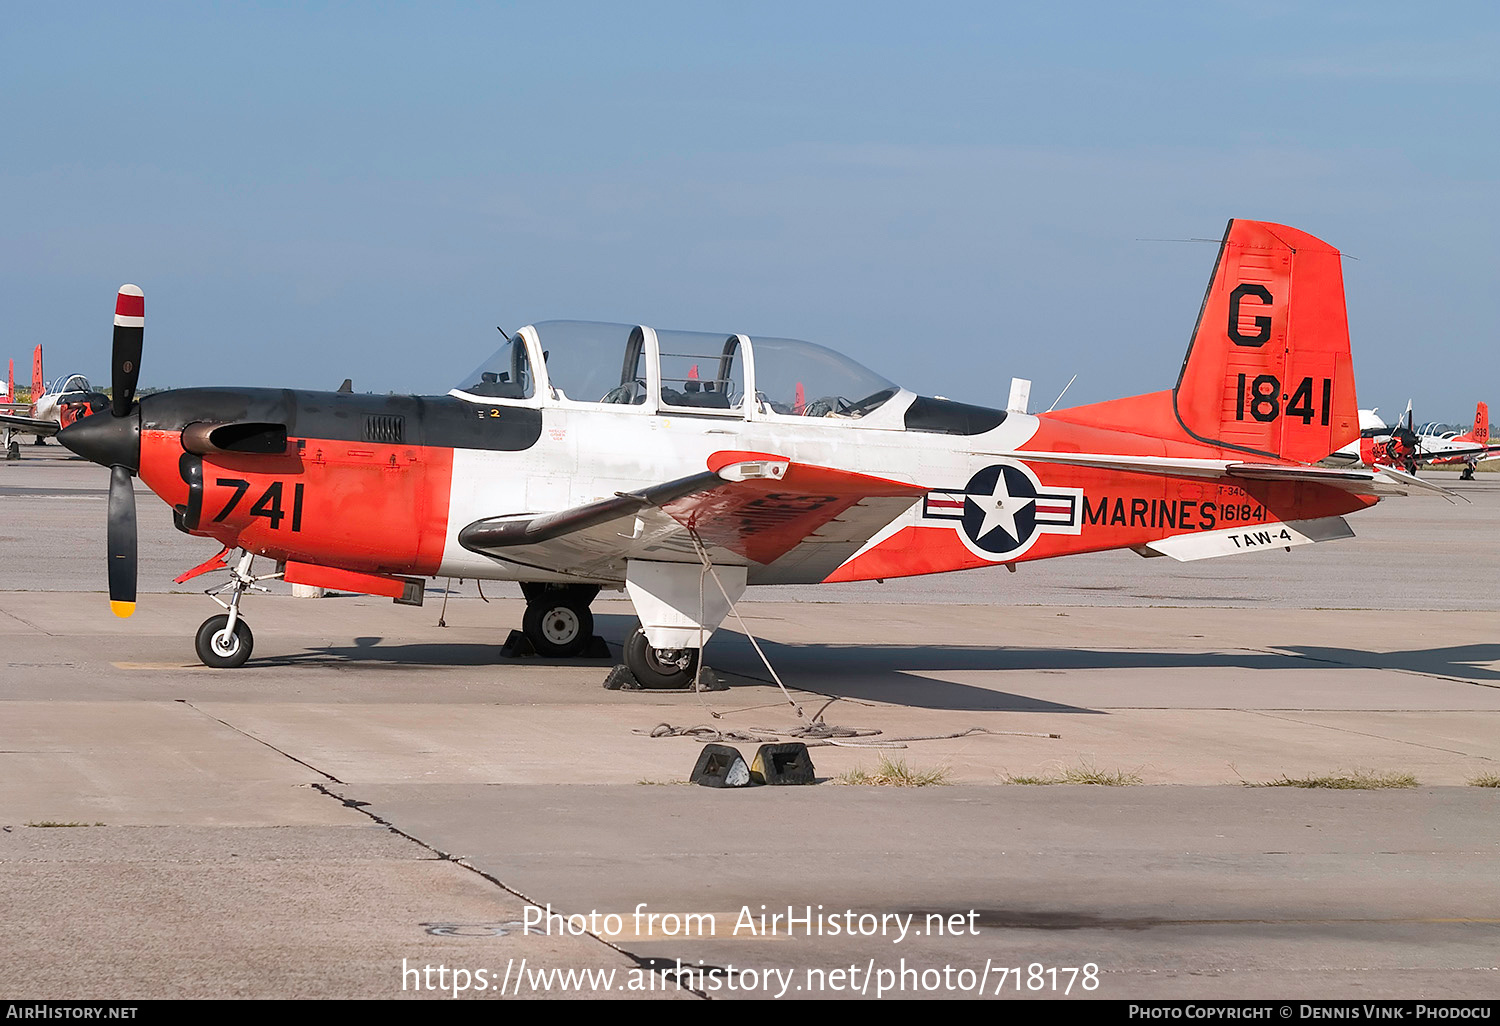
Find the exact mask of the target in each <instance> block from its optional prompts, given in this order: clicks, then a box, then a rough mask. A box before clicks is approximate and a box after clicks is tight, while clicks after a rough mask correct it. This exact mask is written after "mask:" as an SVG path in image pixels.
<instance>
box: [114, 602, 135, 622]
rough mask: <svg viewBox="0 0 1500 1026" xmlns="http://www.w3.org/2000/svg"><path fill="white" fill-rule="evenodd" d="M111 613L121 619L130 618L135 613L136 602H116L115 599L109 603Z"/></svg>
mask: <svg viewBox="0 0 1500 1026" xmlns="http://www.w3.org/2000/svg"><path fill="white" fill-rule="evenodd" d="M109 611H110V612H111V613H114V614H115V615H116V616H118V617H119V618H120V619H122V620H123V619H125V618H126V617H128V616H129V615H130V614H131V613H134V612H135V603H134V602H116V601H114V600H113V599H111V600H110V603H109Z"/></svg>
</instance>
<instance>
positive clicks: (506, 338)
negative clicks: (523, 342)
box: [495, 324, 510, 342]
mask: <svg viewBox="0 0 1500 1026" xmlns="http://www.w3.org/2000/svg"><path fill="white" fill-rule="evenodd" d="M495 330H496V331H498V332H499V333H500V337H501V338H503V339H505V341H507V342H509V341H510V336H509V335H507V334H506V333H505V329H504V328H502V327H500V325H498V324H497V325H495Z"/></svg>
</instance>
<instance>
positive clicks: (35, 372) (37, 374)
mask: <svg viewBox="0 0 1500 1026" xmlns="http://www.w3.org/2000/svg"><path fill="white" fill-rule="evenodd" d="M46 391H47V386H46V385H45V384H44V383H43V382H42V347H41V344H40V343H38V345H37V347H36V351H35V352H34V353H32V354H31V405H33V406H35V405H36V401H37V400H38V399H40V398H41V397H42V396H43V395H44V394H46Z"/></svg>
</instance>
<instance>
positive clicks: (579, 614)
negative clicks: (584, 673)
mask: <svg viewBox="0 0 1500 1026" xmlns="http://www.w3.org/2000/svg"><path fill="white" fill-rule="evenodd" d="M521 594H522V595H524V596H526V615H525V616H523V617H522V618H521V633H522V634H524V635H526V640H527V641H529V642H531V647H532V648H534V649H536V652H537V654H538V655H543V656H548V657H550V658H552V659H568V658H571V657H573V656H579V655H583V653H584V651H585V650H587V649H588V647H589V642H591V641H593V640H594V614H593V613H592V612H591V611H590V610H589V605H590V604H591V603H592V602H593V601H594V598H595V596H597V595H598V594H599V586H598V585H597V584H543V583H540V582H532V581H526V582H522V584H521Z"/></svg>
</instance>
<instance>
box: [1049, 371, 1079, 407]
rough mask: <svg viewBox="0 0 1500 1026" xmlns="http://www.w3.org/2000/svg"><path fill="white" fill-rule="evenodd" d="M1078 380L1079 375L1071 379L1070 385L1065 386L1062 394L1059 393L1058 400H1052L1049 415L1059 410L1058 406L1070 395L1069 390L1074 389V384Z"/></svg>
mask: <svg viewBox="0 0 1500 1026" xmlns="http://www.w3.org/2000/svg"><path fill="white" fill-rule="evenodd" d="M1077 380H1078V375H1077V374H1074V375H1073V376H1072V377H1071V378H1069V379H1068V383H1067V384H1066V385H1064V386H1063V390H1062V391H1061V392H1059V393H1057V398H1056V399H1054V400H1052V405H1051V406H1049V407H1047V412H1048V413H1051V412H1052V411H1053V410H1055V409H1057V404H1058V403H1060V402H1062V397H1063V396H1065V395H1067V394H1068V389H1070V388H1072V387H1073V382H1075V381H1077Z"/></svg>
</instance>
